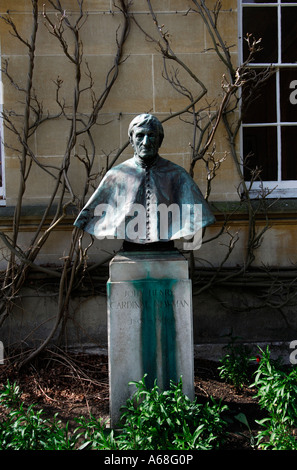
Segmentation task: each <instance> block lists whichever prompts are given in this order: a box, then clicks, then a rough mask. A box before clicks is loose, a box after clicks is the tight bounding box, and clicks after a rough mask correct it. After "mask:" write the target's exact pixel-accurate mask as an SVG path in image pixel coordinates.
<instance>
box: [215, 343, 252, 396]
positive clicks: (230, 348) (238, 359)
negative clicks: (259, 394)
mask: <svg viewBox="0 0 297 470" xmlns="http://www.w3.org/2000/svg"><path fill="white" fill-rule="evenodd" d="M225 349H226V351H227V352H226V354H225V355H224V357H223V358H222V359H221V360H220V362H221V364H222V365H221V366H219V367H218V370H219V375H220V377H221V378H222V379H223V380H226V381H227V382H229V383H231V384H232V385H234V386H235V387H236V388H238V389H240V388H242V387H243V385H247V384H249V382H250V363H251V358H250V354H251V351H250V349H249V348H248V347H247V346H245V345H243V344H241V343H236V338H231V340H230V342H229V343H228V344H227V346H225Z"/></svg>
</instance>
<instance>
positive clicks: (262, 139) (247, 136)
mask: <svg viewBox="0 0 297 470" xmlns="http://www.w3.org/2000/svg"><path fill="white" fill-rule="evenodd" d="M276 137H277V134H276V127H274V126H271V127H245V128H244V129H243V156H244V159H246V157H247V156H248V155H250V157H249V158H248V161H247V163H246V167H247V168H245V171H244V177H245V180H246V181H250V180H251V171H250V170H253V169H255V168H256V167H258V168H261V169H262V172H261V175H260V177H261V179H262V180H263V181H276V180H277V140H276Z"/></svg>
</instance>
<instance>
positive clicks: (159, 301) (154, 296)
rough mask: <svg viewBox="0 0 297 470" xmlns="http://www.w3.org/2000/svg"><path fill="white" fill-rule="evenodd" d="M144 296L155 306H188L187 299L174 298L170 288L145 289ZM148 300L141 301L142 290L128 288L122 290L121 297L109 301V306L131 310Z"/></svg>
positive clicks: (143, 306)
mask: <svg viewBox="0 0 297 470" xmlns="http://www.w3.org/2000/svg"><path fill="white" fill-rule="evenodd" d="M146 298H149V299H150V304H151V301H152V300H153V305H155V307H156V308H162V307H169V306H171V305H172V306H174V307H178V308H187V307H189V306H190V305H189V302H188V300H186V299H184V298H180V299H175V298H174V294H173V291H172V290H171V289H148V290H147V291H146ZM147 302H148V300H145V301H143V299H142V292H141V291H139V290H136V289H129V290H125V291H124V295H123V298H122V299H119V300H116V301H111V302H110V308H111V309H116V310H131V309H140V308H145V307H146V306H147Z"/></svg>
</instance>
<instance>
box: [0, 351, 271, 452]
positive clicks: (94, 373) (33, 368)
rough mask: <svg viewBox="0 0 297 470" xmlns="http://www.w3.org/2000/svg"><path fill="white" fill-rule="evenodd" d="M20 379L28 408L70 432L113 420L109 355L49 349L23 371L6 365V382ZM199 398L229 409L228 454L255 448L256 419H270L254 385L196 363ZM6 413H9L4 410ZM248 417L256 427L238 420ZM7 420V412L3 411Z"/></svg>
mask: <svg viewBox="0 0 297 470" xmlns="http://www.w3.org/2000/svg"><path fill="white" fill-rule="evenodd" d="M7 380H9V381H10V382H11V383H12V382H14V381H16V382H17V383H18V385H19V386H20V389H21V391H22V400H23V402H24V404H25V405H26V406H27V405H30V404H34V405H35V406H36V408H37V409H40V408H42V409H43V411H44V413H45V416H46V417H48V418H51V417H53V416H54V414H55V413H58V417H59V419H60V420H61V421H62V422H65V423H66V422H68V423H69V427H70V429H71V428H72V427H73V428H74V427H75V426H76V425H77V423H76V421H75V418H78V417H80V416H85V417H86V418H88V417H89V416H90V415H92V416H93V417H94V418H97V419H99V418H102V419H103V420H106V421H108V418H109V385H108V358H107V356H105V355H82V354H80V355H73V354H66V353H64V352H62V351H58V352H53V351H45V352H44V353H43V354H42V355H41V356H40V357H38V358H37V359H36V360H34V362H32V363H30V364H29V365H27V366H26V367H24V368H23V369H21V370H19V369H18V367H17V365H16V363H15V361H9V360H8V361H6V363H5V364H4V365H0V384H4V383H6V381H7ZM195 395H196V397H197V400H198V402H200V403H204V402H206V401H207V400H209V398H210V397H213V398H214V399H215V400H216V401H221V402H222V403H224V404H226V405H227V406H228V410H229V411H228V413H227V416H226V417H227V419H228V421H229V422H230V424H229V426H228V433H227V435H226V441H225V444H224V449H223V450H251V449H252V447H251V438H252V436H255V434H256V432H257V430H258V429H259V425H258V424H257V423H256V421H255V420H258V419H261V418H263V417H264V413H263V411H262V410H261V409H260V407H259V405H258V403H257V399H256V397H255V390H253V389H252V388H250V387H248V386H244V387H242V388H241V389H240V390H237V389H236V388H235V387H234V386H233V385H231V384H228V383H226V382H225V381H223V380H222V379H221V378H220V377H219V373H218V363H216V362H212V361H206V360H202V359H196V360H195ZM2 413H3V411H2ZM240 413H243V414H244V415H245V417H246V419H247V421H248V424H249V427H250V429H248V428H247V426H246V425H244V424H243V423H241V422H240V421H239V420H238V419H236V416H237V415H238V414H240ZM0 418H1V408H0Z"/></svg>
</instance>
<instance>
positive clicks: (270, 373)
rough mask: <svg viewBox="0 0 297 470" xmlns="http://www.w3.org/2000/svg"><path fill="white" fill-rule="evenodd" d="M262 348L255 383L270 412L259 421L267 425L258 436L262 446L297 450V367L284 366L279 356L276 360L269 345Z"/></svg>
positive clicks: (264, 447)
mask: <svg viewBox="0 0 297 470" xmlns="http://www.w3.org/2000/svg"><path fill="white" fill-rule="evenodd" d="M259 349H260V348H259ZM260 351H261V353H262V358H261V361H260V363H259V367H258V370H257V371H256V373H255V381H254V383H253V384H252V387H255V388H256V389H257V395H256V396H257V398H258V400H259V405H260V406H261V408H262V409H264V410H266V411H267V412H268V415H269V416H268V417H267V418H264V419H262V420H260V421H257V423H259V424H260V425H261V426H262V427H263V430H262V431H260V432H259V433H258V436H257V439H258V445H259V447H260V448H262V449H271V450H297V441H296V439H295V437H294V436H293V429H294V428H296V427H297V370H296V369H295V368H292V369H291V370H290V369H288V368H284V367H283V365H282V363H281V361H280V360H279V359H278V360H276V361H274V360H272V359H271V355H270V351H269V348H268V347H267V349H266V351H265V352H264V351H262V350H261V349H260Z"/></svg>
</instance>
